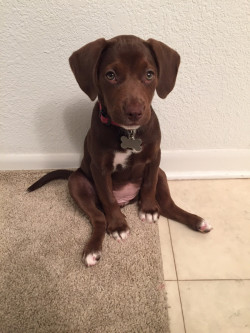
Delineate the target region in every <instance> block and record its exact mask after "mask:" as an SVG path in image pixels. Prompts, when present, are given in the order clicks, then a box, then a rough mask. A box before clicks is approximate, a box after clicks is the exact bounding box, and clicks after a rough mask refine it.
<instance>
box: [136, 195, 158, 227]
mask: <svg viewBox="0 0 250 333" xmlns="http://www.w3.org/2000/svg"><path fill="white" fill-rule="evenodd" d="M159 210H160V209H159V205H158V203H157V202H156V201H155V200H144V201H142V202H141V203H139V218H140V220H141V221H146V222H157V221H158V219H159V217H160V214H159Z"/></svg>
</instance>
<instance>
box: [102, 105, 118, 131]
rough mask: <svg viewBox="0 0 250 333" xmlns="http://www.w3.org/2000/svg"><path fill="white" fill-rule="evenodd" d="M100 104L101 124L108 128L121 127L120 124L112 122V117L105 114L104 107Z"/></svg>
mask: <svg viewBox="0 0 250 333" xmlns="http://www.w3.org/2000/svg"><path fill="white" fill-rule="evenodd" d="M98 103H99V117H100V120H101V122H102V123H103V124H104V125H107V126H110V125H114V126H118V127H120V125H119V124H117V123H115V122H114V121H112V120H111V119H110V117H109V116H108V114H107V113H106V112H105V110H104V109H103V108H102V105H101V103H100V102H99V101H98Z"/></svg>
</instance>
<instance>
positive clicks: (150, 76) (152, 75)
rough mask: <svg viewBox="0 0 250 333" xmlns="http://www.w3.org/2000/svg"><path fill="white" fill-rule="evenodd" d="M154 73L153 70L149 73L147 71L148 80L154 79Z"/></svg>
mask: <svg viewBox="0 0 250 333" xmlns="http://www.w3.org/2000/svg"><path fill="white" fill-rule="evenodd" d="M154 75H155V73H154V72H153V71H147V73H146V79H147V80H148V81H151V80H152V79H153V77H154Z"/></svg>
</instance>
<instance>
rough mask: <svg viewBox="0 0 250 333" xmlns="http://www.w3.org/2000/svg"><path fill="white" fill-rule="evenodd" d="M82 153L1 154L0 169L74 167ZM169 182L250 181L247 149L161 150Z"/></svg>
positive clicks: (249, 151)
mask: <svg viewBox="0 0 250 333" xmlns="http://www.w3.org/2000/svg"><path fill="white" fill-rule="evenodd" d="M81 156H82V155H81V154H77V153H74V154H0V170H41V169H58V168H63V169H67V168H77V167H78V166H79V165H80V161H81ZM161 168H162V169H163V170H164V171H165V172H166V173H167V175H168V179H220V178H250V149H227V150H225V149H215V150H214V149H213V150H211V149H209V150H173V151H169V150H164V151H162V158H161Z"/></svg>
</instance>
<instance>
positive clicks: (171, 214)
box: [156, 169, 212, 233]
mask: <svg viewBox="0 0 250 333" xmlns="http://www.w3.org/2000/svg"><path fill="white" fill-rule="evenodd" d="M156 200H157V202H158V204H159V206H160V215H162V216H164V217H167V218H169V219H171V220H175V221H177V222H180V223H183V224H185V225H187V226H188V227H190V228H192V229H194V230H196V231H200V232H202V233H206V232H209V231H211V230H212V227H211V225H210V224H208V223H207V222H206V221H205V220H204V219H203V218H202V217H200V216H198V215H194V214H191V213H189V212H187V211H185V210H183V209H181V208H180V207H178V206H177V205H176V204H175V203H174V201H173V199H172V198H171V195H170V191H169V187H168V182H167V177H166V175H165V173H164V172H163V171H162V170H161V169H159V175H158V183H157V190H156Z"/></svg>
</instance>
